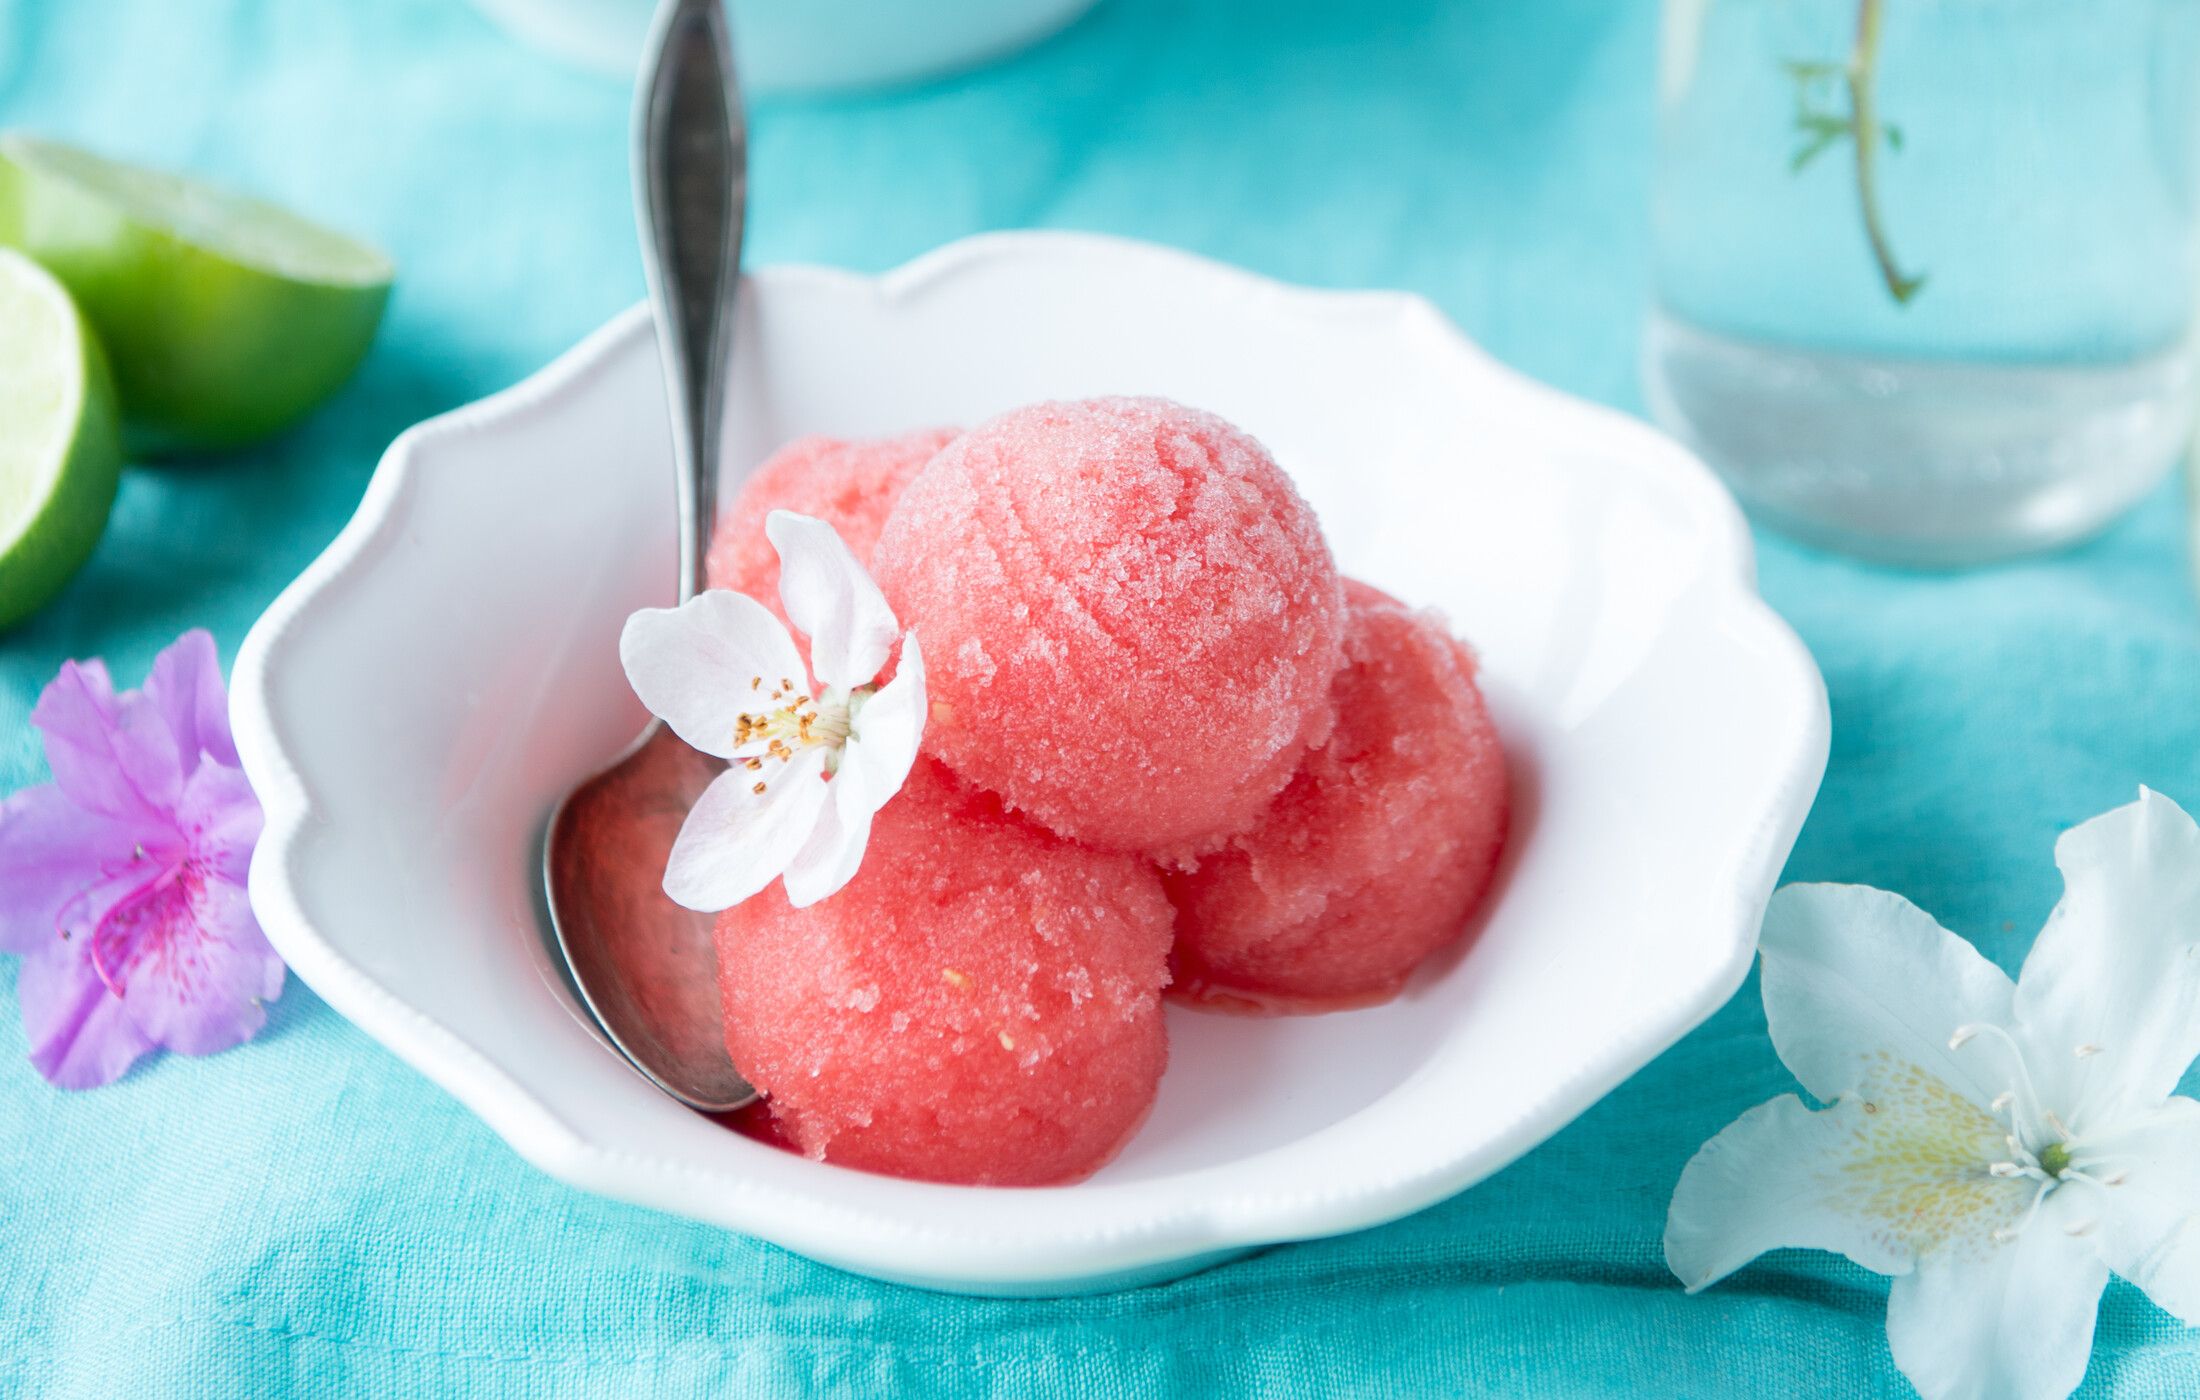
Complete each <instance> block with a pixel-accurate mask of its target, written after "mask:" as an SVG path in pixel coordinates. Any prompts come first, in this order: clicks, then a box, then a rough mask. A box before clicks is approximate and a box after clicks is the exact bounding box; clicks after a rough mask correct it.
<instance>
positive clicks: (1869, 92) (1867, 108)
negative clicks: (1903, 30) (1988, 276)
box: [1848, 0, 1925, 304]
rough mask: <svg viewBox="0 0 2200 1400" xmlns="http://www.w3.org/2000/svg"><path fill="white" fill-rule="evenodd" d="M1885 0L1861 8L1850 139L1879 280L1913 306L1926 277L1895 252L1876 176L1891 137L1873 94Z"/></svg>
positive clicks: (1851, 68)
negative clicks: (1912, 272)
mask: <svg viewBox="0 0 2200 1400" xmlns="http://www.w3.org/2000/svg"><path fill="white" fill-rule="evenodd" d="M1883 4H1884V0H1858V4H1857V9H1856V47H1855V48H1854V49H1852V50H1851V51H1850V53H1849V65H1848V87H1849V121H1850V124H1851V131H1850V135H1851V137H1852V140H1853V144H1854V145H1855V147H1856V203H1857V208H1858V209H1859V210H1860V211H1861V212H1862V213H1863V216H1864V236H1865V238H1866V239H1868V240H1870V242H1871V247H1872V261H1873V262H1875V263H1877V264H1879V276H1880V278H1881V280H1883V281H1884V282H1885V283H1886V284H1887V293H1888V295H1890V296H1892V297H1893V298H1894V299H1895V300H1896V301H1897V302H1901V303H1905V304H1907V303H1908V301H1909V300H1910V298H1911V297H1913V296H1916V295H1917V291H1918V288H1920V287H1922V286H1924V285H1925V278H1924V276H1923V274H1919V275H1918V276H1915V277H1912V276H1908V275H1906V274H1905V273H1904V272H1903V271H1902V267H1901V264H1900V263H1898V262H1897V261H1896V260H1895V256H1894V248H1893V246H1892V245H1891V244H1890V243H1889V242H1888V241H1887V230H1886V226H1885V225H1884V224H1883V223H1882V222H1881V220H1880V216H1879V182H1878V179H1877V178H1876V173H1875V172H1876V167H1877V165H1878V153H1879V143H1880V141H1881V140H1883V139H1885V136H1886V133H1885V132H1884V131H1882V130H1881V128H1880V125H1879V106H1878V99H1877V96H1876V94H1875V93H1874V91H1873V88H1874V86H1875V85H1876V83H1877V81H1878V77H1879V23H1880V18H1881V12H1882V8H1883Z"/></svg>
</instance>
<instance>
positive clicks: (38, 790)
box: [0, 783, 175, 953]
mask: <svg viewBox="0 0 2200 1400" xmlns="http://www.w3.org/2000/svg"><path fill="white" fill-rule="evenodd" d="M174 842H175V838H174V834H173V832H171V831H169V830H168V829H167V828H166V827H165V826H163V825H162V824H160V823H157V822H154V821H152V820H150V819H147V818H142V817H141V818H139V819H136V820H125V819H120V818H115V817H107V816H101V815H99V814H98V813H95V812H87V811H85V810H84V809H83V808H81V807H79V806H77V805H76V804H75V803H74V802H71V801H70V800H69V799H68V796H67V795H66V794H65V793H63V792H62V791H61V789H60V788H59V787H56V786H54V785H53V784H50V783H46V784H40V785H39V786H37V787H28V788H24V789H23V790H22V791H21V792H18V793H15V794H14V795H13V796H11V797H8V798H6V799H5V800H0V952H6V953H28V952H31V951H33V950H34V949H38V948H42V947H44V946H45V945H46V944H48V943H52V942H55V941H57V940H58V939H59V937H60V931H61V928H62V925H63V923H64V918H63V914H64V911H65V909H66V907H67V906H68V905H69V904H70V903H71V902H72V901H76V900H78V899H79V897H80V896H82V895H84V894H85V893H86V892H87V891H89V890H91V889H92V888H93V887H95V886H97V885H99V884H100V883H102V882H103V881H104V880H106V879H107V874H106V871H107V869H108V868H110V867H114V866H118V865H120V864H122V863H124V862H127V861H129V859H130V858H131V856H132V855H133V854H134V853H135V851H136V850H137V849H138V848H139V847H140V846H144V845H148V844H162V843H165V844H166V845H168V846H173V845H174Z"/></svg>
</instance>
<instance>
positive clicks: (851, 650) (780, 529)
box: [764, 510, 901, 690]
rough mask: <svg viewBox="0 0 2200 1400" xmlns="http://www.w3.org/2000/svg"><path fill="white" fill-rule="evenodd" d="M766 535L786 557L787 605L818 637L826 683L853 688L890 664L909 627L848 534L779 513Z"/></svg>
mask: <svg viewBox="0 0 2200 1400" xmlns="http://www.w3.org/2000/svg"><path fill="white" fill-rule="evenodd" d="M764 533H765V535H767V536H768V537H769V538H770V539H771V542H772V548H774V549H776V550H778V551H779V601H780V603H781V605H783V606H784V607H785V608H786V609H787V617H788V620H789V621H791V622H793V623H794V625H795V627H796V629H797V630H798V631H800V632H801V633H802V635H804V636H805V637H808V638H809V639H810V665H811V667H812V668H813V669H814V670H815V671H816V672H817V679H818V681H819V683H820V684H823V685H828V686H838V687H840V688H842V689H844V690H853V689H855V688H856V687H857V686H859V685H869V684H870V683H871V682H872V681H873V680H874V679H876V678H877V676H878V673H879V672H880V671H881V670H882V669H884V667H885V665H886V658H887V655H888V654H889V653H890V652H892V650H893V648H894V638H895V637H897V636H899V635H900V633H901V624H900V623H899V622H897V621H895V620H894V610H893V609H892V608H891V607H889V606H887V602H886V595H885V594H883V593H881V592H879V589H878V585H877V584H876V583H874V582H872V580H871V575H870V573H869V572H868V571H867V570H865V569H864V567H863V565H861V564H859V563H857V562H856V557H855V555H854V554H852V553H850V552H849V550H848V545H847V542H846V541H844V540H842V539H841V538H840V532H839V531H837V530H835V529H834V528H833V527H832V526H830V525H828V524H826V523H825V522H824V521H822V520H818V519H815V518H814V517H811V516H807V515H797V514H795V513H794V512H793V511H791V510H775V511H773V512H772V513H771V514H770V515H768V516H766V517H764Z"/></svg>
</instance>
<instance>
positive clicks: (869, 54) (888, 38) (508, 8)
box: [474, 0, 1094, 94]
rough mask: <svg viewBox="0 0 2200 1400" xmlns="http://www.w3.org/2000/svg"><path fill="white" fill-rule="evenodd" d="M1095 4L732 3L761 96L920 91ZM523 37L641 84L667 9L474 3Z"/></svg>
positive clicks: (575, 1)
mask: <svg viewBox="0 0 2200 1400" xmlns="http://www.w3.org/2000/svg"><path fill="white" fill-rule="evenodd" d="M1093 3H1094V0H730V5H731V13H732V16H733V32H734V53H735V58H736V61H737V62H738V63H739V65H740V69H741V81H742V85H743V86H744V87H745V88H746V89H747V90H748V91H749V92H750V93H752V94H766V93H774V92H828V91H840V90H845V89H851V88H866V87H881V86H885V85H887V84H890V83H900V82H910V81H914V80H916V79H919V78H929V77H934V76H937V75H939V74H942V73H950V72H953V71H955V70H957V69H960V68H967V67H970V66H972V65H975V64H978V63H982V62H984V61H986V60H988V59H992V58H999V57H1001V56H1003V55H1006V54H1009V53H1013V52H1014V51H1016V50H1017V49H1020V48H1023V47H1024V46H1025V45H1027V44H1033V43H1036V42H1038V41H1039V40H1041V39H1043V38H1045V37H1047V36H1048V35H1050V34H1052V33H1054V32H1055V31H1056V30H1058V29H1061V28H1063V27H1064V26H1065V25H1067V24H1068V23H1069V22H1070V21H1071V20H1073V19H1076V18H1077V17H1078V16H1079V15H1081V14H1083V13H1084V12H1085V11H1087V10H1089V9H1091V8H1092V6H1093ZM474 4H475V5H476V6H478V7H479V8H480V9H481V10H482V12H483V13H485V14H487V15H488V16H489V17H490V18H491V19H494V20H495V21H497V22H498V23H499V24H501V25H503V26H504V27H505V28H506V29H508V30H510V31H511V32H512V33H513V34H514V35H515V36H517V37H518V38H520V39H522V40H524V41H525V42H527V43H529V44H532V45H534V46H535V47H537V48H540V49H543V50H546V51H547V52H549V53H552V54H555V55H557V56H558V57H559V58H562V59H564V60H566V61H567V62H568V63H574V64H578V65H580V66H581V67H584V68H591V69H594V70H595V71H597V72H599V73H606V74H610V75H612V76H615V77H621V78H632V77H633V76H634V72H635V69H636V67H637V66H638V65H639V64H640V62H641V54H642V39H643V37H644V36H645V35H646V34H647V33H648V30H649V17H650V13H651V12H652V11H653V10H655V9H656V0H474Z"/></svg>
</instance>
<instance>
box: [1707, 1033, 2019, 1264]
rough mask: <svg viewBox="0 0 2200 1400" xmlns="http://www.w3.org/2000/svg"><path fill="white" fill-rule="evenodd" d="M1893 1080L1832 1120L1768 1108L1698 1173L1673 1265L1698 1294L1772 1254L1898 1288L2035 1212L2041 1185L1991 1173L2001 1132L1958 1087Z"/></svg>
mask: <svg viewBox="0 0 2200 1400" xmlns="http://www.w3.org/2000/svg"><path fill="white" fill-rule="evenodd" d="M1889 1068H1890V1069H1892V1070H1893V1072H1892V1073H1891V1075H1888V1076H1885V1077H1874V1078H1873V1079H1871V1080H1868V1081H1867V1083H1866V1085H1865V1086H1864V1089H1863V1090H1862V1092H1860V1093H1858V1094H1856V1095H1854V1096H1851V1097H1849V1098H1846V1099H1844V1100H1842V1101H1841V1102H1840V1103H1838V1104H1836V1105H1834V1106H1833V1107H1831V1108H1828V1109H1825V1110H1823V1111H1820V1112H1816V1113H1813V1112H1812V1111H1811V1110H1809V1109H1808V1108H1805V1107H1804V1106H1803V1101H1802V1100H1801V1099H1798V1098H1796V1097H1795V1096H1794V1095H1793V1094H1783V1095H1781V1096H1780V1097H1779V1098H1777V1099H1774V1100H1772V1101H1771V1102H1769V1103H1762V1104H1759V1105H1757V1107H1755V1108H1753V1109H1751V1110H1750V1111H1749V1112H1747V1113H1745V1114H1743V1115H1742V1116H1741V1117H1740V1118H1737V1119H1735V1120H1734V1122H1733V1123H1731V1124H1729V1125H1728V1126H1727V1128H1726V1130H1725V1131H1723V1132H1721V1133H1720V1134H1719V1135H1718V1136H1717V1137H1715V1138H1713V1139H1711V1141H1709V1142H1707V1143H1705V1144H1704V1145H1703V1147H1702V1148H1701V1149H1700V1150H1698V1151H1697V1153H1696V1155H1695V1156H1694V1157H1693V1158H1691V1159H1690V1160H1689V1163H1688V1166H1687V1167H1686V1168H1684V1169H1683V1170H1682V1172H1681V1179H1680V1184H1679V1185H1678V1186H1676V1187H1675V1188H1674V1190H1673V1204H1672V1206H1671V1208H1670V1209H1669V1210H1668V1212H1667V1214H1666V1221H1665V1262H1666V1265H1667V1267H1669V1268H1671V1269H1672V1270H1673V1273H1674V1274H1675V1276H1677V1277H1678V1278H1679V1279H1680V1280H1681V1282H1683V1283H1685V1284H1687V1285H1688V1288H1689V1291H1690V1292H1694V1291H1695V1290H1697V1289H1699V1288H1704V1287H1707V1286H1709V1285H1711V1284H1713V1283H1716V1282H1718V1281H1719V1280H1720V1279H1722V1278H1724V1277H1726V1276H1727V1275H1728V1274H1730V1273H1732V1272H1733V1271H1734V1270H1736V1269H1738V1268H1740V1267H1741V1266H1742V1265H1744V1264H1746V1263H1748V1262H1749V1261H1750V1260H1752V1259H1754V1258H1756V1257H1757V1256H1758V1255H1760V1254H1762V1253H1764V1252H1765V1251H1766V1250H1768V1249H1781V1248H1804V1249H1825V1250H1832V1251H1833V1252H1835V1253H1838V1254H1843V1255H1846V1256H1848V1257H1849V1258H1850V1259H1852V1260H1854V1261H1855V1262H1856V1263H1858V1264H1860V1265H1862V1266H1863V1267H1865V1268H1867V1269H1870V1270H1872V1271H1873V1272H1875V1273H1882V1274H1898V1273H1902V1272H1904V1271H1905V1270H1907V1269H1908V1268H1909V1267H1910V1266H1911V1263H1912V1262H1913V1261H1914V1260H1916V1259H1917V1258H1919V1257H1920V1256H1922V1255H1927V1254H1932V1253H1935V1252H1946V1251H1950V1250H1955V1251H1960V1250H1962V1249H1963V1248H1965V1247H1966V1246H1967V1244H1968V1243H1969V1242H1972V1241H1977V1240H1983V1239H1986V1238H1988V1237H1989V1236H1991V1234H1992V1232H1993V1231H1994V1230H1996V1229H1998V1228H2000V1227H2002V1226H2003V1225H2006V1224H2008V1223H2009V1222H2010V1221H2011V1220H2013V1219H2015V1218H2016V1217H2017V1216H2018V1215H2019V1214H2020V1213H2021V1212H2022V1211H2023V1210H2024V1208H2025V1206H2026V1205H2027V1204H2029V1202H2030V1200H2031V1191H2030V1189H2029V1186H2028V1184H2027V1183H2025V1182H2022V1181H2012V1180H2009V1179H2006V1178H2002V1177H1994V1176H1988V1175H1987V1174H1986V1172H1985V1170H1984V1166H1985V1164H1986V1163H1987V1162H1990V1161H1992V1160H1993V1159H1994V1157H1995V1156H1996V1155H1998V1152H1999V1149H2000V1147H2001V1127H2000V1125H1999V1124H1997V1123H1996V1122H1995V1121H1994V1120H1993V1119H1992V1118H1990V1117H1988V1116H1987V1115H1986V1114H1985V1113H1984V1112H1983V1111H1981V1110H1980V1109H1978V1108H1977V1107H1975V1106H1974V1105H1972V1104H1971V1103H1970V1102H1969V1101H1968V1100H1967V1099H1965V1098H1964V1097H1963V1096H1962V1095H1960V1094H1958V1093H1957V1092H1956V1091H1954V1090H1952V1089H1950V1088H1948V1087H1947V1086H1946V1085H1944V1084H1940V1083H1938V1082H1937V1081H1934V1080H1931V1079H1930V1078H1929V1077H1927V1076H1924V1075H1921V1074H1917V1073H1915V1072H1914V1071H1905V1070H1902V1069H1900V1068H1896V1067H1892V1066H1890V1067H1889Z"/></svg>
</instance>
